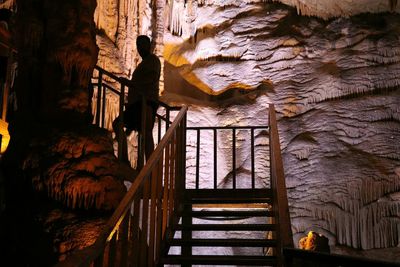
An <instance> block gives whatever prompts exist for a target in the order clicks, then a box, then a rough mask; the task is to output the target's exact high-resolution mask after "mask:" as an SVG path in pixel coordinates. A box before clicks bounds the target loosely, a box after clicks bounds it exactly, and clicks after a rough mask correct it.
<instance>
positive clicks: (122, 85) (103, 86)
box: [91, 66, 180, 168]
mask: <svg viewBox="0 0 400 267" xmlns="http://www.w3.org/2000/svg"><path fill="white" fill-rule="evenodd" d="M95 70H97V71H98V76H97V77H92V83H91V85H92V86H93V89H94V88H95V87H97V100H96V112H95V114H94V115H95V117H94V123H95V124H96V125H97V126H99V127H103V128H104V127H105V116H106V105H105V102H106V93H107V92H111V93H113V94H115V95H116V96H118V99H119V108H118V110H119V114H120V115H121V116H120V119H121V121H123V110H124V107H125V92H127V90H126V88H129V84H128V83H127V81H126V79H123V78H121V77H118V76H116V75H115V74H113V73H111V72H109V71H107V70H105V69H103V68H101V67H99V66H95ZM106 77H108V79H105V78H106ZM107 80H108V82H107ZM109 80H114V81H115V83H117V85H115V84H113V83H112V82H111V83H110V81H109ZM115 87H119V89H116V88H115ZM138 93H139V94H140V92H138ZM143 103H144V102H143V101H142V107H143V108H144V107H145V105H143ZM158 105H159V106H161V107H163V108H164V109H165V110H166V112H165V116H162V115H160V114H156V118H157V119H158V123H159V124H160V123H161V121H164V123H165V131H166V130H167V129H168V127H169V126H170V124H171V121H170V117H171V111H179V110H180V107H171V106H169V105H168V104H166V103H164V102H161V101H158ZM145 121H146V113H145V112H143V111H142V123H144V122H145ZM144 125H145V124H143V125H142V131H143V130H144ZM122 131H123V127H122V125H121V124H120V125H119V129H118V132H119V135H118V136H119V139H118V140H117V141H118V158H121V157H122V155H123V154H124V153H123V146H124V144H125V142H124V140H123V139H122V138H124V137H123V134H122ZM142 131H141V132H139V136H138V141H139V142H138V143H139V146H138V157H137V167H138V168H141V167H142V166H143V164H144V154H145V153H144V152H145V143H146V136H145V135H144V134H143V132H142ZM158 131H159V133H158V136H159V138H158V141H160V138H161V127H158ZM125 157H126V155H125Z"/></svg>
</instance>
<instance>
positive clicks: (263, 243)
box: [168, 238, 276, 247]
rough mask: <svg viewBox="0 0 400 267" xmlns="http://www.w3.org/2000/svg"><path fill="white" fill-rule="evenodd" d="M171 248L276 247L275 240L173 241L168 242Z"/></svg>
mask: <svg viewBox="0 0 400 267" xmlns="http://www.w3.org/2000/svg"><path fill="white" fill-rule="evenodd" d="M168 245H170V246H192V247H275V246H276V240H275V239H239V238H230V239H190V240H182V239H172V240H170V241H169V242H168Z"/></svg>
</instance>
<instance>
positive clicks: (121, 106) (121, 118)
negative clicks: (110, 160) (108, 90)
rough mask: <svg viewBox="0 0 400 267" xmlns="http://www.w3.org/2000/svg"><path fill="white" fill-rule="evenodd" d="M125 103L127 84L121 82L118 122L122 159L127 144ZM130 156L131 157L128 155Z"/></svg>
mask: <svg viewBox="0 0 400 267" xmlns="http://www.w3.org/2000/svg"><path fill="white" fill-rule="evenodd" d="M124 105H125V85H124V84H123V83H121V92H120V95H119V115H118V116H119V124H118V158H119V159H120V160H121V159H122V157H123V155H122V151H123V149H124V147H123V146H125V145H127V144H126V142H127V140H123V138H125V139H126V135H125V134H124ZM128 158H129V157H128Z"/></svg>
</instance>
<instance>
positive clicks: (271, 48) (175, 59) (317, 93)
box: [98, 0, 400, 249]
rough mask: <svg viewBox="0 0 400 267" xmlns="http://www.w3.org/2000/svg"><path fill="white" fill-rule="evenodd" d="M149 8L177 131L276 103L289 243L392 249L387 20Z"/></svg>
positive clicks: (228, 5) (393, 41) (396, 131)
mask: <svg viewBox="0 0 400 267" xmlns="http://www.w3.org/2000/svg"><path fill="white" fill-rule="evenodd" d="M292 2H293V1H292ZM381 2H382V3H383V1H381ZM390 2H391V1H388V2H387V5H389V4H390ZM382 3H381V5H383V4H382ZM385 3H386V2H385ZM391 4H392V5H393V8H392V9H396V8H397V9H396V10H398V8H399V7H396V5H395V3H391ZM144 10H147V11H143V13H142V14H150V11H151V10H154V7H152V6H151V5H150V3H147V4H146V7H145V8H144ZM155 10H157V9H155ZM302 10H303V13H306V14H307V12H304V10H306V9H304V8H303V9H302ZM379 10H380V9H379ZM382 10H383V9H382ZM385 10H388V9H385ZM361 11H363V10H361ZM364 11H368V10H364ZM146 12H147V13H146ZM158 12H164V13H165V14H167V16H166V18H167V19H165V21H164V27H165V28H164V30H165V32H164V33H163V34H162V36H163V51H164V52H163V58H164V60H165V62H164V68H165V71H164V82H165V87H164V90H163V92H162V96H161V97H162V99H164V100H165V101H167V102H171V103H178V104H179V103H185V104H189V105H190V106H191V107H190V110H189V118H188V120H189V125H200V124H203V123H204V126H206V125H233V124H240V125H249V124H253V125H254V124H265V123H266V121H267V118H266V114H267V104H268V103H274V104H275V105H276V108H277V111H278V120H279V121H278V127H279V132H280V137H281V144H282V149H283V158H284V167H285V174H286V184H287V187H288V196H289V205H290V213H291V219H292V229H293V232H294V234H295V241H296V242H297V240H298V239H299V238H300V237H301V236H303V235H304V234H305V233H306V232H308V231H309V230H314V231H317V232H320V233H322V234H324V235H326V236H327V237H328V238H329V239H330V244H331V245H347V246H350V247H353V248H362V249H371V248H387V247H396V246H398V245H399V237H400V227H399V225H400V107H399V103H400V89H399V85H400V76H399V73H400V15H399V14H397V13H380V14H370V13H365V14H359V15H353V16H350V15H352V14H353V13H348V14H345V15H347V16H349V17H342V18H330V19H326V20H324V19H320V18H317V17H306V16H300V15H298V12H297V10H296V9H295V8H292V7H288V6H286V5H283V4H278V3H266V2H265V1H261V0H260V1H256V0H254V1H183V0H174V1H168V3H167V5H165V6H162V7H161V9H160V10H158ZM358 12H360V11H358ZM358 12H355V13H358ZM153 14H154V13H153ZM308 14H310V13H308ZM332 14H333V13H332ZM332 14H331V15H329V16H326V18H328V17H331V16H335V14H333V15H332ZM139 18H140V20H141V21H147V22H148V24H146V23H144V22H143V23H142V24H141V25H149V26H148V28H149V29H153V28H152V27H155V25H156V24H154V20H153V22H152V19H151V18H152V16H151V15H146V16H145V15H141V16H140V17H139ZM98 27H100V28H101V29H103V28H102V26H101V25H100V26H99V25H98ZM104 27H105V26H104ZM143 27H144V26H142V28H140V29H139V28H138V30H137V32H141V33H146V30H145V29H144V28H143ZM158 27H160V26H159V25H158ZM103 30H104V31H105V32H107V29H106V28H104V29H103ZM117 31H118V30H117ZM98 38H99V37H98ZM109 39H110V40H111V38H109ZM127 40H128V39H127ZM98 42H99V39H98ZM114 43H115V42H114ZM117 43H118V42H117ZM118 51H119V50H118ZM118 53H119V52H118ZM133 53H134V52H133ZM107 54H108V52H107V51H106V50H104V51H103V52H102V51H100V62H101V60H102V59H101V58H102V55H107ZM104 57H105V56H104ZM104 57H103V58H104ZM120 58H121V59H125V57H124V56H121V57H120ZM126 58H129V56H128V57H126ZM121 61H122V62H123V63H122V65H123V66H125V67H121V69H124V68H125V69H126V68H127V67H126V66H130V63H129V62H131V61H129V60H127V61H124V60H121ZM124 62H125V63H124ZM124 64H125V65H124ZM132 69H133V68H132ZM132 69H131V71H132ZM266 155H267V154H266ZM205 158H206V157H204V159H205ZM244 158H246V156H244ZM202 164H203V165H205V166H207V164H209V166H212V163H207V162H206V161H204V162H202ZM188 165H189V166H190V162H189V163H188ZM228 165H229V164H228ZM244 165H245V164H244ZM220 168H221V170H222V171H221V172H224V169H226V170H228V169H229V166H221V167H220ZM221 175H222V176H223V175H224V174H221Z"/></svg>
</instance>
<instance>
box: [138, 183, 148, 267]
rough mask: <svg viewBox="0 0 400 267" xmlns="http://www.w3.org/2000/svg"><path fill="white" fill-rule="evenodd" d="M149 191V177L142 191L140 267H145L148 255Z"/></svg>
mask: <svg viewBox="0 0 400 267" xmlns="http://www.w3.org/2000/svg"><path fill="white" fill-rule="evenodd" d="M149 191H150V177H146V178H145V180H144V189H143V207H142V225H141V226H142V228H141V233H140V249H139V250H140V255H139V258H140V261H139V262H140V266H147V255H148V254H147V253H148V243H147V237H148V230H149V228H148V227H149Z"/></svg>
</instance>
